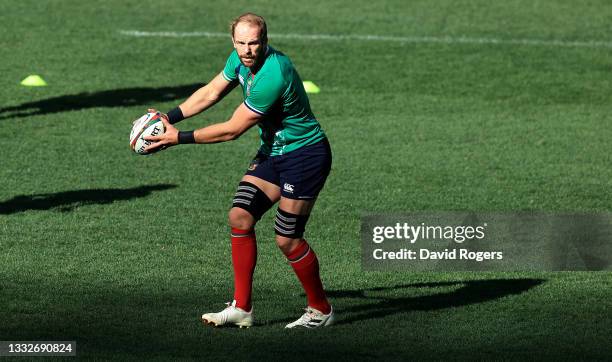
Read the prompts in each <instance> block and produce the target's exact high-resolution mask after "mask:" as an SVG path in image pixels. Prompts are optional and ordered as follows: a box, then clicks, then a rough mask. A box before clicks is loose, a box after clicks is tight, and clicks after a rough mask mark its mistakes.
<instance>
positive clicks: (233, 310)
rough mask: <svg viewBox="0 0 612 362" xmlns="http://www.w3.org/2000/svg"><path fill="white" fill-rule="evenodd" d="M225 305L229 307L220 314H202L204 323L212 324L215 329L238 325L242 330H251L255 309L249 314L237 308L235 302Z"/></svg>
mask: <svg viewBox="0 0 612 362" xmlns="http://www.w3.org/2000/svg"><path fill="white" fill-rule="evenodd" d="M225 304H227V307H226V308H225V309H224V310H222V311H220V312H219V313H204V314H202V323H204V324H210V325H213V326H215V327H219V326H223V325H226V324H229V325H236V326H238V327H240V328H249V327H250V326H252V325H253V307H251V310H250V311H248V312H247V311H245V310H242V309H240V308H238V307H236V301H235V300H234V301H232V302H231V303H230V302H227V303H225Z"/></svg>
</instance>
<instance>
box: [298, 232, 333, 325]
mask: <svg viewBox="0 0 612 362" xmlns="http://www.w3.org/2000/svg"><path fill="white" fill-rule="evenodd" d="M287 259H289V264H291V267H292V268H293V271H295V274H296V275H297V277H298V279H299V280H300V282H301V283H302V287H304V291H305V292H306V298H307V299H308V305H309V306H310V307H312V308H314V309H316V310H318V311H320V312H322V313H323V314H329V312H331V306H330V305H329V302H328V301H327V298H326V297H325V291H324V290H323V284H322V283H321V277H320V275H319V260H318V259H317V255H316V254H315V252H314V250H312V249H311V248H310V246H309V245H308V243H307V242H306V240H302V241H301V242H300V243H299V244H298V246H297V247H296V248H295V250H293V251H292V252H291V253H290V254H289V255H287Z"/></svg>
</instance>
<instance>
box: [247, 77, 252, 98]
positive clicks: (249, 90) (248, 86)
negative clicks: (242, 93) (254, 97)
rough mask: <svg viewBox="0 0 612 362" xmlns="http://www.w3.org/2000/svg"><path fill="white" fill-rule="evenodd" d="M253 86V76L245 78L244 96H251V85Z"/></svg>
mask: <svg viewBox="0 0 612 362" xmlns="http://www.w3.org/2000/svg"><path fill="white" fill-rule="evenodd" d="M252 84H253V76H252V75H251V76H250V77H247V82H246V95H247V97H248V96H250V95H251V85H252Z"/></svg>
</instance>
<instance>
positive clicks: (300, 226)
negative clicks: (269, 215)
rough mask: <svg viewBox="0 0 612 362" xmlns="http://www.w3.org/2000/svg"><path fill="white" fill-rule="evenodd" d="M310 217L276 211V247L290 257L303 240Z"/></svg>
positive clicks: (280, 210)
mask: <svg viewBox="0 0 612 362" xmlns="http://www.w3.org/2000/svg"><path fill="white" fill-rule="evenodd" d="M309 216H310V215H297V214H292V213H290V212H287V211H285V210H282V209H280V208H279V209H277V210H276V218H275V220H274V231H275V232H276V245H278V247H279V248H280V249H281V250H282V252H283V253H284V254H285V255H289V254H290V253H291V252H292V251H293V249H294V248H295V247H296V246H297V245H298V244H299V242H300V241H301V240H302V236H303V235H304V230H305V229H306V223H307V222H308V217H309Z"/></svg>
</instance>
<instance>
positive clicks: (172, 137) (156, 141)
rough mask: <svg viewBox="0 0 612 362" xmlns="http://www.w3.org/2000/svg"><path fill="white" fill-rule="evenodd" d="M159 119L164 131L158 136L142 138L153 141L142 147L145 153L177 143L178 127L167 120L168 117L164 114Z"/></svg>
mask: <svg viewBox="0 0 612 362" xmlns="http://www.w3.org/2000/svg"><path fill="white" fill-rule="evenodd" d="M161 120H162V123H163V124H164V128H165V129H166V131H165V132H164V133H162V134H161V135H159V136H147V137H145V138H144V139H145V141H151V142H153V143H152V144H150V145H149V146H147V147H146V148H145V149H144V151H145V152H147V153H153V152H157V151H161V150H164V149H166V148H168V147H171V146H174V145H177V144H178V129H177V128H176V127H174V126H173V125H171V124H170V122H168V117H167V116H166V115H165V114H162V117H161Z"/></svg>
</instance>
